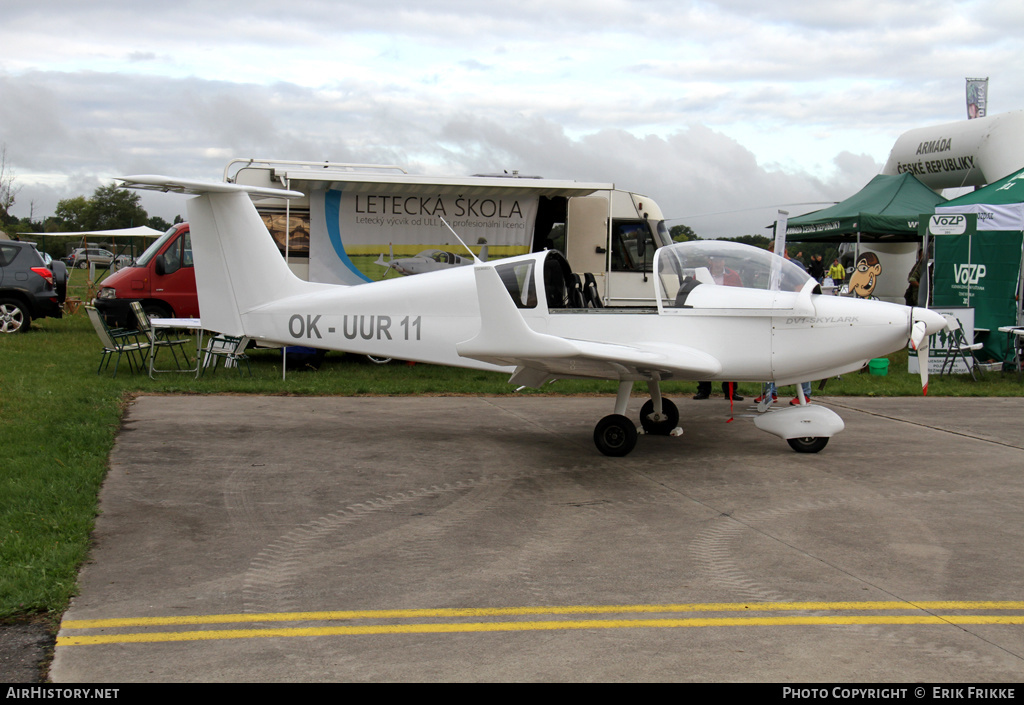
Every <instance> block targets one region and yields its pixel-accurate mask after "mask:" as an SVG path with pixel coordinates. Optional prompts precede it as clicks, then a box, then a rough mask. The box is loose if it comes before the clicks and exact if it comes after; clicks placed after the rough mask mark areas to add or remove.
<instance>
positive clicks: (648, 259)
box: [612, 220, 657, 272]
mask: <svg viewBox="0 0 1024 705" xmlns="http://www.w3.org/2000/svg"><path fill="white" fill-rule="evenodd" d="M641 242H643V243H644V245H645V247H644V249H645V252H644V255H643V257H641V256H640V243H641ZM656 248H657V245H656V244H655V242H654V237H653V236H652V234H651V229H650V227H648V225H647V222H646V221H643V220H614V221H612V271H613V272H650V271H652V270H651V267H652V262H653V259H654V250H655V249H656Z"/></svg>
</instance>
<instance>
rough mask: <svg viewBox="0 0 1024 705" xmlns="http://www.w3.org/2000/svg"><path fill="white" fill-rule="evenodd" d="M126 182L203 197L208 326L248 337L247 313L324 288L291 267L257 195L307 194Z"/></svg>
mask: <svg viewBox="0 0 1024 705" xmlns="http://www.w3.org/2000/svg"><path fill="white" fill-rule="evenodd" d="M122 180H123V181H124V182H125V186H127V187H130V188H140V189H149V190H159V191H175V192H179V193H190V194H195V195H196V196H197V197H196V198H193V199H190V200H189V201H188V220H189V230H190V232H191V237H192V251H193V257H194V260H195V270H196V290H197V292H198V294H199V312H200V313H199V315H200V317H201V318H202V321H203V328H205V329H207V330H213V331H217V332H219V333H225V334H228V335H246V334H247V331H246V330H245V325H244V317H245V314H246V313H248V312H250V311H253V310H255V309H258V308H260V307H261V306H265V305H266V304H269V303H271V302H274V301H278V300H280V299H284V298H287V297H289V296H294V295H295V294H300V293H303V292H306V291H309V290H310V289H311V288H313V289H316V288H318V287H317V285H312V284H310V283H309V282H304V281H302V280H301V279H299V278H298V277H296V276H295V275H294V274H293V273H292V271H291V270H290V269H289V268H288V265H287V264H286V263H285V261H284V258H283V257H281V253H280V252H279V251H278V249H277V245H276V244H275V243H274V240H273V238H272V237H271V236H270V233H269V232H267V227H266V225H264V223H263V219H262V218H260V215H259V213H257V212H256V207H255V206H254V205H253V203H252V197H253V196H269V197H276V198H295V197H299V196H301V195H302V194H301V193H298V192H295V191H283V190H278V189H266V188H259V187H253V186H239V185H235V184H224V183H206V182H201V181H187V180H183V179H175V178H172V177H167V176H149V175H147V176H128V177H124V178H123V179H122Z"/></svg>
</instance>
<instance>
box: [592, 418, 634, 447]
mask: <svg viewBox="0 0 1024 705" xmlns="http://www.w3.org/2000/svg"><path fill="white" fill-rule="evenodd" d="M636 438H637V436H636V425H634V423H633V422H632V421H630V420H629V419H628V418H627V417H625V416H622V415H621V414H611V415H609V416H605V417H604V418H603V419H601V420H600V421H598V422H597V426H596V427H595V428H594V444H595V445H596V446H597V449H598V450H599V451H601V452H602V453H604V454H605V455H610V456H612V457H614V458H618V457H621V456H623V455H628V454H629V452H630V451H632V450H633V448H634V447H636Z"/></svg>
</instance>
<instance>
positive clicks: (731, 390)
mask: <svg viewBox="0 0 1024 705" xmlns="http://www.w3.org/2000/svg"><path fill="white" fill-rule="evenodd" d="M708 270H709V271H710V272H711V278H712V279H713V280H714V282H715V284H718V285H719V286H743V280H742V279H740V275H739V273H738V272H737V271H736V270H734V269H729V268H728V267H726V266H725V261H724V260H722V258H721V257H709V258H708ZM722 394H724V395H725V398H726V399H732V400H733V401H743V397H741V396H740V395H739V394H737V393H736V383H735V382H722ZM710 397H711V382H697V393H696V394H694V395H693V398H694V399H709V398H710Z"/></svg>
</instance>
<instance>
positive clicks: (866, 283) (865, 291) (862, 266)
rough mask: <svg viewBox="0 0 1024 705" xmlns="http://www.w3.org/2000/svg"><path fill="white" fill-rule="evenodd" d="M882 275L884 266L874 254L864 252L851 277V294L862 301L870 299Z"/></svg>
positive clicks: (858, 259)
mask: <svg viewBox="0 0 1024 705" xmlns="http://www.w3.org/2000/svg"><path fill="white" fill-rule="evenodd" d="M881 274H882V264H881V263H880V262H879V261H878V255H876V254H875V253H874V252H862V253H861V255H860V257H858V258H857V266H856V267H854V268H853V274H851V275H850V293H851V294H853V295H855V296H859V297H860V298H862V299H870V298H871V294H872V293H873V292H874V291H875V285H876V284H877V283H878V277H879V276H880V275H881Z"/></svg>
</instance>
